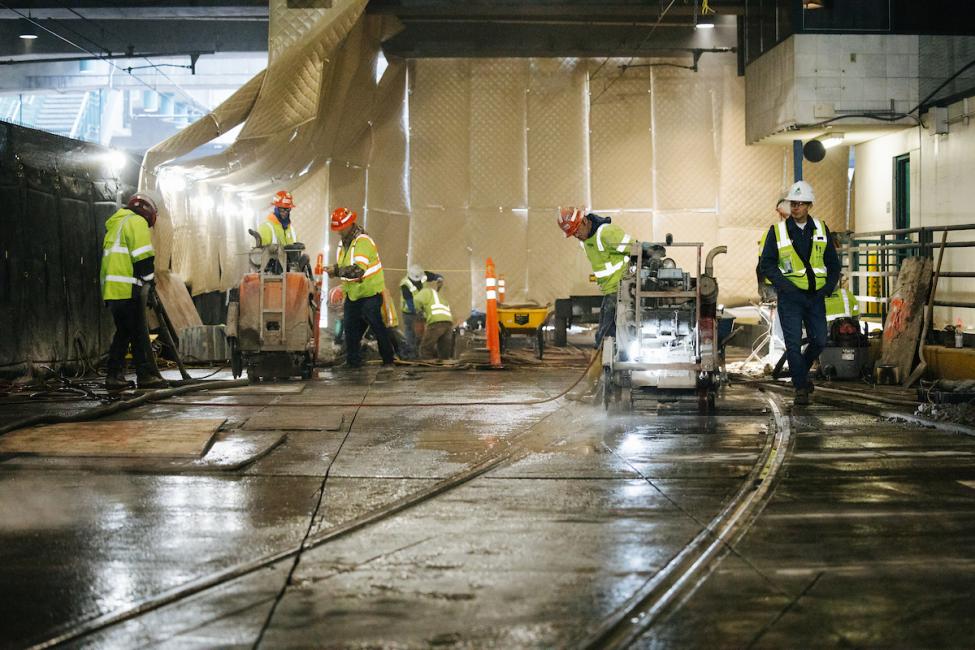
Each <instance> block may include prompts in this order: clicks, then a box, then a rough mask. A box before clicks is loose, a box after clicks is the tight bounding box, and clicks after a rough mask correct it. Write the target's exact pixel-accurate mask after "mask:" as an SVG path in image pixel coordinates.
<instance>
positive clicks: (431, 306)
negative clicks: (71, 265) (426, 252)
mask: <svg viewBox="0 0 975 650" xmlns="http://www.w3.org/2000/svg"><path fill="white" fill-rule="evenodd" d="M431 275H433V274H431ZM441 289H443V278H442V277H440V276H437V277H436V278H429V279H427V280H426V281H425V282H424V283H423V289H421V290H420V291H418V292H417V294H416V295H415V296H413V304H414V305H415V306H416V313H417V314H418V315H421V316H422V317H423V319H424V321H425V322H426V327H425V328H424V330H423V338H422V339H421V341H420V358H421V359H432V358H434V357H436V358H437V359H440V360H441V361H443V360H444V359H449V358H450V357H451V355H452V353H453V350H452V348H453V345H452V343H453V332H454V317H453V316H452V315H451V313H450V305H449V304H447V300H446V298H444V297H443V295H442V294H441V293H440V290H441Z"/></svg>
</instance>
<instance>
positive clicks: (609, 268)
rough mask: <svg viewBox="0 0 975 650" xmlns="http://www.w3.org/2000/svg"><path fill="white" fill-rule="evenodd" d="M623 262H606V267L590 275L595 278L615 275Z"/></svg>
mask: <svg viewBox="0 0 975 650" xmlns="http://www.w3.org/2000/svg"><path fill="white" fill-rule="evenodd" d="M623 262H624V260H620V261H619V262H617V263H616V264H612V263H610V262H606V267H605V268H603V269H600V270H599V271H593V272H592V274H593V275H595V276H596V277H597V278H606V277H609V276H611V275H613V274H614V273H616V272H617V271H619V270H620V269H621V268H623Z"/></svg>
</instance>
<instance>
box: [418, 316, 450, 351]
mask: <svg viewBox="0 0 975 650" xmlns="http://www.w3.org/2000/svg"><path fill="white" fill-rule="evenodd" d="M453 342H454V324H453V323H452V322H450V321H449V320H444V321H439V322H436V323H427V328H426V329H425V330H423V340H422V341H420V358H421V359H433V358H437V359H440V360H441V361H443V360H444V359H449V358H450V355H451V352H452V351H453V350H452V348H453Z"/></svg>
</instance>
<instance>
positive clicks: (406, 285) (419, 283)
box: [399, 264, 443, 359]
mask: <svg viewBox="0 0 975 650" xmlns="http://www.w3.org/2000/svg"><path fill="white" fill-rule="evenodd" d="M437 278H440V279H441V280H442V279H443V276H440V275H437V274H436V273H431V272H430V271H424V270H423V267H421V266H420V265H419V264H411V265H410V268H409V270H408V271H407V273H406V275H404V276H403V279H402V280H400V282H399V290H400V312H402V314H403V338H404V339H405V341H406V345H405V349H404V350H403V354H402V355H401V356H402V358H404V359H415V358H416V355H417V347H418V346H417V333H416V330H417V328H416V327H415V326H414V323H415V322H416V319H417V315H416V307H415V306H414V304H413V298H414V297H415V296H416V294H417V293H419V292H420V290H421V289H422V288H423V283H424V282H426V281H427V280H436V279H437ZM420 322H421V323H422V322H423V321H420ZM421 329H422V328H421Z"/></svg>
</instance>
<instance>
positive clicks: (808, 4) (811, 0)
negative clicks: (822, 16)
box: [802, 0, 823, 9]
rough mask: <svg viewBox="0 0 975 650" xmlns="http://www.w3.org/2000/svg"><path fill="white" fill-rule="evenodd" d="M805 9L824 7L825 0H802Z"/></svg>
mask: <svg viewBox="0 0 975 650" xmlns="http://www.w3.org/2000/svg"><path fill="white" fill-rule="evenodd" d="M802 8H803V9H822V8H823V0H802Z"/></svg>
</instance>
